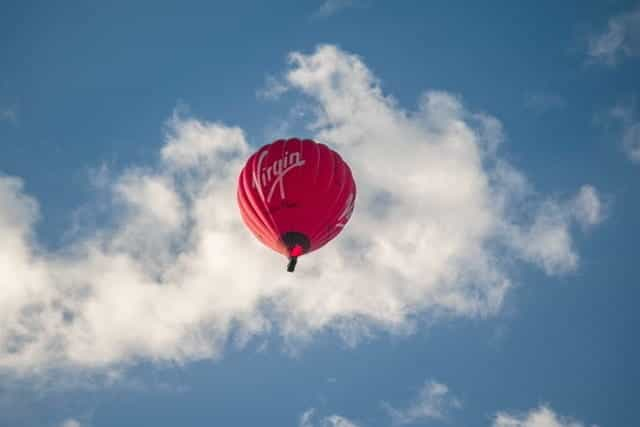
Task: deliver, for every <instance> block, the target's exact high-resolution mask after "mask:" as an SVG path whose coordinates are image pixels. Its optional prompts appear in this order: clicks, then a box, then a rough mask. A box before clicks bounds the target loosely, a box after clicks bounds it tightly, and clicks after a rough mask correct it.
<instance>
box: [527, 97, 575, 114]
mask: <svg viewBox="0 0 640 427" xmlns="http://www.w3.org/2000/svg"><path fill="white" fill-rule="evenodd" d="M524 105H525V107H527V108H529V109H531V110H533V111H536V112H539V113H544V112H547V111H550V110H559V109H563V108H565V107H566V106H567V101H566V100H565V99H564V98H563V97H562V96H560V95H555V94H551V93H529V94H527V95H525V100H524Z"/></svg>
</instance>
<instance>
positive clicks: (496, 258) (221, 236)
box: [0, 46, 599, 373]
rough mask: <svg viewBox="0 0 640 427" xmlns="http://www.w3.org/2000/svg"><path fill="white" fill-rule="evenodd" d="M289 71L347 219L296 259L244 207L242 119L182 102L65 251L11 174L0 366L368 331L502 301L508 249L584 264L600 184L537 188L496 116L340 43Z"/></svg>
mask: <svg viewBox="0 0 640 427" xmlns="http://www.w3.org/2000/svg"><path fill="white" fill-rule="evenodd" d="M284 84H286V85H287V87H288V90H290V91H292V93H295V94H298V96H299V97H300V99H303V100H306V101H305V102H308V103H309V111H312V112H313V114H312V117H310V118H307V116H304V117H303V118H301V120H304V123H305V125H306V126H307V129H308V132H309V135H310V136H312V137H315V138H317V139H318V140H320V141H322V142H325V143H328V144H330V145H332V146H333V147H335V148H336V149H338V150H339V151H340V152H341V153H342V155H343V156H344V158H345V159H347V161H348V162H349V163H350V164H351V165H352V170H353V171H354V175H355V177H356V180H357V183H358V189H359V199H358V203H357V204H356V210H355V213H354V216H353V220H352V221H351V222H350V224H349V226H348V228H347V229H346V230H345V232H344V233H343V234H342V235H341V236H340V237H339V238H338V239H336V240H335V241H333V242H332V243H331V244H329V245H327V246H326V247H325V248H323V250H321V251H318V252H317V253H314V254H313V255H310V256H308V257H305V259H304V263H303V265H301V267H300V268H299V271H297V272H296V274H295V275H290V274H286V272H285V273H283V261H282V259H281V257H280V256H279V255H277V254H274V253H272V252H271V251H269V250H267V249H265V248H264V247H262V246H261V245H260V244H259V243H258V242H257V241H256V239H254V238H253V237H252V236H251V235H250V234H249V233H248V232H247V231H246V228H245V227H244V225H243V223H242V220H241V218H240V216H239V214H238V210H237V206H236V195H235V191H236V180H237V176H238V173H239V171H240V169H241V167H242V166H243V164H244V162H245V161H246V159H247V157H248V156H249V155H250V153H251V150H252V149H251V147H250V146H249V144H248V143H247V139H246V136H245V133H244V132H243V130H242V129H240V128H237V127H230V126H227V125H225V124H223V123H218V122H208V121H204V120H199V119H196V118H193V117H185V116H183V115H181V114H176V115H175V116H174V117H172V118H171V119H170V120H169V121H168V123H167V127H166V141H165V145H164V147H163V148H162V150H161V152H160V154H161V156H160V161H159V164H158V165H156V166H155V167H148V168H136V167H132V168H129V169H127V170H125V171H123V172H122V173H121V174H115V173H106V172H105V173H102V174H101V177H102V179H101V187H100V188H99V189H97V190H96V191H100V192H102V193H101V194H104V197H103V198H105V199H107V200H109V203H110V207H109V209H110V212H111V217H112V218H111V221H108V222H109V223H110V224H112V225H111V226H109V227H106V228H103V229H99V230H96V229H89V230H87V231H85V232H83V233H78V236H82V237H78V238H76V239H75V240H73V241H71V242H69V243H68V245H66V246H65V247H63V248H61V249H60V250H59V251H55V252H47V251H45V250H44V249H42V248H41V247H40V245H38V241H37V235H36V234H35V224H36V222H37V220H38V218H39V216H40V210H39V206H38V202H37V201H36V200H35V199H34V198H33V197H31V196H29V195H28V194H26V193H25V191H24V187H23V182H22V180H21V179H20V178H17V177H7V176H1V177H0V235H2V239H0V283H3V292H2V293H0V324H2V325H3V327H2V328H1V329H0V370H4V371H9V372H26V373H29V372H36V371H37V370H40V372H41V371H42V370H43V369H47V368H51V367H54V366H58V367H60V366H62V367H65V366H73V367H75V368H78V367H81V368H85V369H105V368H106V367H111V366H113V365H123V364H127V363H130V362H133V361H137V360H154V361H166V360H169V361H176V362H180V363H184V362H187V361H190V360H195V359H202V358H215V357H220V356H221V355H223V354H224V351H225V347H226V345H227V343H228V342H234V343H237V344H238V345H243V344H244V343H246V342H247V341H248V340H250V339H252V337H256V336H258V335H261V334H265V333H266V332H268V331H271V330H273V329H277V330H278V331H279V333H280V334H281V335H282V336H284V337H285V339H286V340H287V341H289V342H291V341H297V340H301V339H302V340H304V339H309V338H310V337H312V336H313V335H314V334H315V333H317V332H318V331H322V330H327V329H329V330H332V331H335V332H336V333H338V334H340V335H341V336H342V337H344V338H345V339H346V340H348V341H349V342H350V343H357V342H358V339H359V338H360V337H362V336H367V335H371V334H372V333H373V332H374V331H376V330H385V331H390V332H394V333H403V334H405V333H408V332H410V331H411V330H412V327H413V320H412V319H415V318H416V317H419V316H418V315H420V314H423V313H433V314H438V313H446V314H448V315H457V316H468V317H482V316H490V315H492V314H495V313H496V312H498V311H499V310H500V309H501V307H502V305H503V301H504V296H505V294H506V292H507V291H508V290H509V288H510V286H511V280H512V279H511V277H510V274H509V271H510V269H508V268H507V267H506V266H505V265H506V264H507V263H508V262H509V261H510V260H512V259H521V260H523V261H525V262H530V263H533V264H534V265H537V266H539V267H540V268H542V269H544V271H546V272H547V273H548V274H562V273H565V272H568V271H572V270H574V269H575V268H577V266H578V265H579V263H578V261H579V256H578V252H577V250H576V248H575V247H574V243H573V234H574V233H575V232H577V231H579V230H580V227H576V226H585V225H593V224H595V223H597V222H598V218H599V217H598V215H596V214H594V213H593V211H592V210H593V209H595V208H594V206H596V205H597V203H596V202H597V200H598V193H597V191H596V190H595V189H590V190H584V188H590V187H583V190H580V191H579V192H578V195H577V196H570V197H567V198H566V199H555V198H553V199H552V198H548V197H545V196H544V195H541V194H539V193H537V192H536V191H535V190H534V189H533V186H532V184H531V183H529V182H528V180H527V179H526V177H525V176H524V175H523V174H522V173H521V172H519V171H517V170H516V169H515V168H514V167H513V166H511V165H510V164H509V163H508V162H507V161H506V160H504V159H502V158H501V157H500V144H501V143H502V142H501V141H502V140H503V136H502V134H503V131H502V126H501V124H500V122H499V121H498V120H497V119H495V118H493V117H490V116H487V115H483V114H477V113H474V112H470V111H468V110H467V109H466V108H465V106H464V105H463V102H462V100H461V99H460V97H458V96H455V95H452V94H449V93H446V92H426V93H424V94H422V96H421V101H420V107H419V109H418V110H417V111H407V110H403V109H402V108H400V107H399V106H398V104H397V102H395V101H394V100H393V99H391V98H390V97H388V96H385V95H384V94H383V92H382V89H381V87H380V85H379V84H378V80H377V78H376V77H375V76H374V75H373V74H372V73H371V71H370V70H369V69H368V68H367V66H366V65H365V63H364V62H363V61H362V60H361V59H360V58H359V57H357V56H355V55H353V54H350V53H348V52H344V51H342V50H340V49H338V48H337V47H335V46H320V47H319V48H318V49H316V50H315V51H314V52H312V53H310V54H304V53H300V52H296V53H293V54H291V57H290V64H289V67H288V69H287V72H286V73H285V79H284ZM585 191H586V193H585ZM583 193H585V194H586V196H585V195H582V196H581V194H583ZM576 197H577V198H578V199H580V200H582V202H581V203H580V206H581V207H580V209H577V208H576V202H575V200H576ZM583 198H584V200H583ZM525 206H526V209H525V208H524V207H525ZM523 211H526V215H525V214H523V213H522V212H523ZM238 262H241V265H242V268H229V266H233V265H238ZM318 284H322V286H318Z"/></svg>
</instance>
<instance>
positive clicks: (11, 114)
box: [0, 105, 18, 125]
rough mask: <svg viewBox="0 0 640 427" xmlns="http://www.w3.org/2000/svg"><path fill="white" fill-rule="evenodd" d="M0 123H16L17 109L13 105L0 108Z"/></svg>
mask: <svg viewBox="0 0 640 427" xmlns="http://www.w3.org/2000/svg"><path fill="white" fill-rule="evenodd" d="M0 121H6V122H9V123H11V124H14V125H15V124H17V123H18V107H16V106H15V105H13V106H10V107H0Z"/></svg>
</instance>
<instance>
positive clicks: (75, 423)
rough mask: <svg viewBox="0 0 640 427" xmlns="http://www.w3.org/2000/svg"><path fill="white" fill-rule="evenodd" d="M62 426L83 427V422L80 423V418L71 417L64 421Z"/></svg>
mask: <svg viewBox="0 0 640 427" xmlns="http://www.w3.org/2000/svg"><path fill="white" fill-rule="evenodd" d="M60 427H82V424H80V421H78V420H75V419H73V418H69V419H67V420H65V421H63V422H62V424H60Z"/></svg>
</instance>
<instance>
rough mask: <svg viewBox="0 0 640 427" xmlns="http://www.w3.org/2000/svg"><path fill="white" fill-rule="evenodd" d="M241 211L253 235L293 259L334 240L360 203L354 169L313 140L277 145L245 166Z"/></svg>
mask: <svg viewBox="0 0 640 427" xmlns="http://www.w3.org/2000/svg"><path fill="white" fill-rule="evenodd" d="M237 197H238V205H239V207H240V213H241V215H242V219H243V220H244V223H245V224H246V225H247V227H248V228H249V229H250V230H251V232H252V233H253V234H254V235H255V236H256V237H257V238H258V239H259V240H260V241H261V242H262V243H264V244H265V245H267V246H268V247H270V248H271V249H273V250H275V251H277V252H280V253H282V254H283V255H286V256H287V257H288V258H289V266H288V268H287V270H288V271H293V270H294V269H295V265H296V262H297V259H298V257H299V256H302V255H304V254H308V253H309V252H312V251H315V250H317V249H319V248H321V247H322V246H324V245H325V244H327V243H328V242H329V241H330V240H331V239H333V238H334V237H336V236H337V235H338V234H339V233H340V232H341V231H342V229H343V228H344V226H345V225H346V224H347V222H348V221H349V218H350V217H351V213H352V212H353V208H354V203H355V199H356V184H355V181H354V179H353V175H352V174H351V169H350V168H349V166H348V165H347V164H346V163H345V162H344V160H342V158H341V157H340V155H339V154H338V153H336V152H335V151H333V150H332V149H330V148H329V147H327V146H326V145H324V144H320V143H317V142H315V141H313V140H311V139H297V138H291V139H286V140H285V139H279V140H277V141H274V142H272V143H271V144H267V145H264V146H262V147H261V148H260V149H259V150H258V151H257V152H255V153H254V154H253V155H251V157H249V159H248V160H247V163H246V165H245V166H244V168H243V169H242V172H240V176H239V178H238V192H237Z"/></svg>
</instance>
